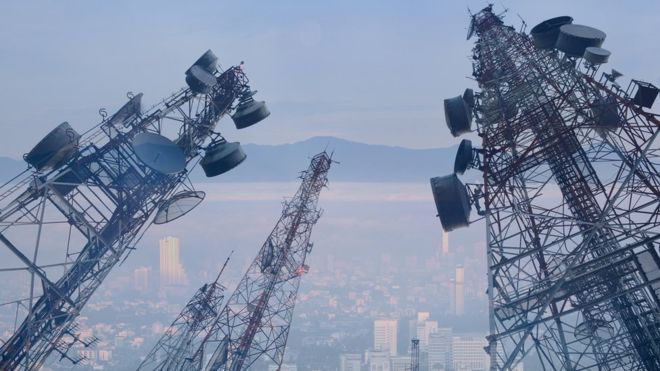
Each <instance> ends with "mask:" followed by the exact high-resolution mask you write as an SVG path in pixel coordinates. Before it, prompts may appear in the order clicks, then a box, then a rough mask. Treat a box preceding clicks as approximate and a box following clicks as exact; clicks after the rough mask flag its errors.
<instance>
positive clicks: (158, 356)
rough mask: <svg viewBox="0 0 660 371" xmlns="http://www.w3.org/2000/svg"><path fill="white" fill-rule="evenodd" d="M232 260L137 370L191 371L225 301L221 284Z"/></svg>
mask: <svg viewBox="0 0 660 371" xmlns="http://www.w3.org/2000/svg"><path fill="white" fill-rule="evenodd" d="M228 262H229V258H227V260H226V261H225V264H224V265H223V266H222V268H221V269H220V273H218V276H217V277H216V278H215V281H213V282H211V283H207V284H204V286H202V287H200V288H199V290H197V292H196V293H195V295H193V297H192V299H190V301H189V302H188V304H186V306H185V307H184V308H183V310H182V311H181V313H180V314H179V315H178V316H177V318H176V319H175V320H174V322H172V324H171V325H170V327H168V328H167V330H165V333H164V334H163V336H162V337H161V338H160V339H159V340H158V342H157V343H156V345H155V346H154V347H153V349H152V350H151V351H150V352H149V354H148V355H147V357H146V358H145V359H144V361H142V363H141V364H140V366H139V367H138V370H162V371H165V370H188V369H190V365H191V362H192V356H193V354H194V353H195V351H196V350H197V348H199V346H200V345H201V340H202V339H204V338H205V337H206V336H207V334H208V332H209V330H210V329H211V326H212V324H213V322H214V321H215V320H216V318H217V316H218V311H219V308H222V301H223V300H224V298H225V289H226V288H225V287H224V286H223V285H222V284H220V283H219V280H220V277H221V276H222V272H224V270H225V268H226V267H227V263H228Z"/></svg>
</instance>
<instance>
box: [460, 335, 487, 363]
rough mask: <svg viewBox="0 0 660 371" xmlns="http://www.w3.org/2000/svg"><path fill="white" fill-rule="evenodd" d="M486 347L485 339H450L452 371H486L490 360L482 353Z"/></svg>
mask: <svg viewBox="0 0 660 371" xmlns="http://www.w3.org/2000/svg"><path fill="white" fill-rule="evenodd" d="M486 345H488V342H487V341H486V339H485V337H480V336H460V337H458V336H455V337H454V338H453V339H452V363H453V366H454V370H475V371H486V370H488V368H489V366H490V365H489V363H490V360H489V359H488V355H487V354H486V352H484V347H485V346H486Z"/></svg>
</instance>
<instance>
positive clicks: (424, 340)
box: [417, 319, 438, 352]
mask: <svg viewBox="0 0 660 371" xmlns="http://www.w3.org/2000/svg"><path fill="white" fill-rule="evenodd" d="M437 330H438V322H437V321H430V320H428V319H426V320H423V321H417V339H419V350H420V351H422V352H425V351H426V349H427V347H428V345H429V336H431V334H432V333H434V332H436V331H437Z"/></svg>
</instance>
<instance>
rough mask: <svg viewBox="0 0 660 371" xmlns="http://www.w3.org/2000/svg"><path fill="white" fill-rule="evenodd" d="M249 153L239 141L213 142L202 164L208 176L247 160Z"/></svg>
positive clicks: (225, 170)
mask: <svg viewBox="0 0 660 371" xmlns="http://www.w3.org/2000/svg"><path fill="white" fill-rule="evenodd" d="M245 158H247V155H246V154H245V152H243V148H242V147H241V144H240V143H239V142H231V143H230V142H224V141H223V142H217V143H215V144H211V145H210V146H209V148H208V149H207V150H206V154H205V155H204V158H202V161H200V164H201V165H202V169H204V173H205V174H206V176H207V177H209V178H211V177H214V176H217V175H220V174H224V173H226V172H228V171H229V170H231V169H233V168H235V167H236V166H238V165H240V164H241V163H242V162H243V161H245Z"/></svg>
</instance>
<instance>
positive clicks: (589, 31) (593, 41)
mask: <svg viewBox="0 0 660 371" xmlns="http://www.w3.org/2000/svg"><path fill="white" fill-rule="evenodd" d="M603 41H605V32H603V31H601V30H598V29H596V28H593V27H589V26H583V25H581V24H565V25H563V26H561V27H560V28H559V37H557V44H556V47H557V49H559V50H561V51H562V52H564V53H565V54H567V55H570V56H573V57H582V56H583V55H584V51H585V50H586V49H587V48H588V47H590V46H597V47H600V46H601V45H603Z"/></svg>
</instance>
